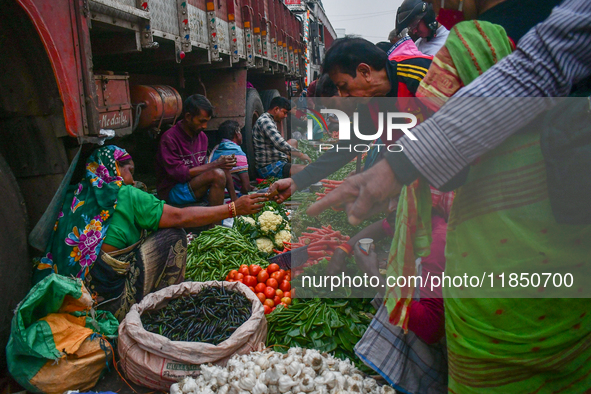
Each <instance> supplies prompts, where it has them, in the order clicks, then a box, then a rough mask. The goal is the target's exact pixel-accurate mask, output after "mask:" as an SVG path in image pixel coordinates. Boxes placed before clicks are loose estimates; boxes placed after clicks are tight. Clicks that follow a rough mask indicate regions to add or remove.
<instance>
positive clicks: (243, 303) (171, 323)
mask: <svg viewBox="0 0 591 394" xmlns="http://www.w3.org/2000/svg"><path fill="white" fill-rule="evenodd" d="M251 309H252V302H251V301H250V300H249V299H247V298H246V297H245V296H244V295H242V294H240V293H237V292H235V291H233V290H227V289H225V288H224V287H207V288H205V289H203V290H201V291H200V292H199V294H196V295H193V296H184V297H180V298H176V299H174V300H172V301H170V302H169V303H168V305H167V306H166V307H165V308H162V309H160V310H159V311H151V312H148V313H147V314H145V315H142V323H143V325H144V328H145V329H146V330H147V331H150V332H152V333H154V334H159V335H163V336H165V337H167V338H168V339H170V340H171V341H185V342H205V343H210V344H213V345H218V344H219V343H221V342H223V341H225V340H226V339H228V338H229V337H230V336H231V335H232V333H233V332H234V331H235V330H236V329H237V328H238V327H240V326H241V325H242V324H244V323H245V322H246V321H247V320H248V319H249V318H250V315H251Z"/></svg>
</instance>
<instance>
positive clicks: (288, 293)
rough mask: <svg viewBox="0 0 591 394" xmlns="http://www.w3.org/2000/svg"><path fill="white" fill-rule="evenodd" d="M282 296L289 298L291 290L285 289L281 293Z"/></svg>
mask: <svg viewBox="0 0 591 394" xmlns="http://www.w3.org/2000/svg"><path fill="white" fill-rule="evenodd" d="M283 297H287V298H291V292H289V291H286V292H285V293H283Z"/></svg>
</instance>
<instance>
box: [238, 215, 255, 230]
mask: <svg viewBox="0 0 591 394" xmlns="http://www.w3.org/2000/svg"><path fill="white" fill-rule="evenodd" d="M240 220H242V221H243V222H246V223H248V224H250V225H251V226H253V227H256V225H257V222H256V221H255V220H254V219H253V218H251V217H250V216H240Z"/></svg>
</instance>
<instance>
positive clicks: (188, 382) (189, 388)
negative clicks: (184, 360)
mask: <svg viewBox="0 0 591 394" xmlns="http://www.w3.org/2000/svg"><path fill="white" fill-rule="evenodd" d="M196 391H197V382H195V379H193V378H186V379H185V382H184V384H183V393H193V392H196Z"/></svg>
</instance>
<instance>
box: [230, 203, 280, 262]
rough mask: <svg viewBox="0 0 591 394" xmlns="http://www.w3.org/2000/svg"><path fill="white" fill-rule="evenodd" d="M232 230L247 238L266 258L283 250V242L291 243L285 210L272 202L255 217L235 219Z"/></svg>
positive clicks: (266, 204)
mask: <svg viewBox="0 0 591 394" xmlns="http://www.w3.org/2000/svg"><path fill="white" fill-rule="evenodd" d="M234 229H235V230H236V231H238V232H239V233H241V234H242V235H244V236H245V237H247V238H249V239H250V240H251V241H252V242H253V243H254V244H255V245H256V247H257V249H258V250H259V251H260V252H261V253H262V254H264V255H265V256H267V257H270V256H274V255H275V254H277V251H276V250H283V248H284V247H285V242H291V232H290V231H291V228H290V226H289V220H288V218H287V209H286V208H285V206H284V205H281V204H277V203H276V202H274V201H268V202H266V203H265V206H264V207H263V209H262V210H261V211H260V212H259V213H257V214H255V215H250V216H240V217H238V218H236V220H234Z"/></svg>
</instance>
